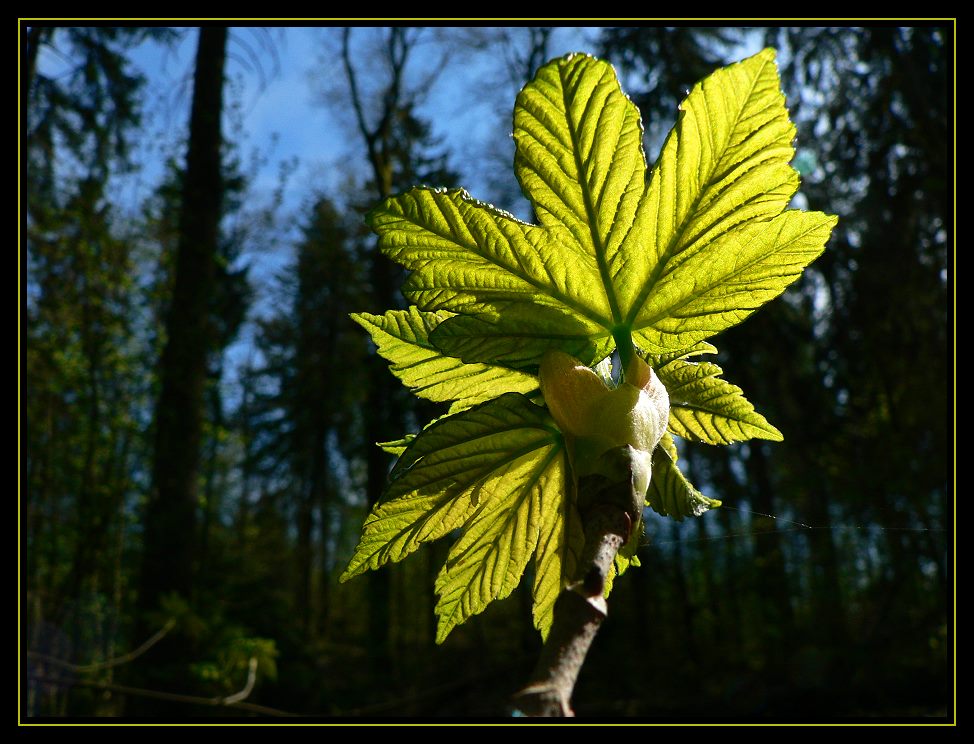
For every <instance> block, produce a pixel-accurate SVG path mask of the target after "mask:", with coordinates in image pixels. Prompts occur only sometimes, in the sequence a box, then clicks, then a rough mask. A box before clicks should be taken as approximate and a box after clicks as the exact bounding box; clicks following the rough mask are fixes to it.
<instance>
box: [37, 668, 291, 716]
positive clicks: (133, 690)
mask: <svg viewBox="0 0 974 744" xmlns="http://www.w3.org/2000/svg"><path fill="white" fill-rule="evenodd" d="M31 680H32V681H37V682H45V683H47V684H53V685H57V686H59V687H73V686H74V685H81V686H83V687H94V688H96V689H99V690H108V691H109V692H117V693H119V694H122V695H134V696H136V697H146V698H152V699H154V700H165V701H168V702H171V703H190V704H193V705H206V706H209V707H223V708H233V709H235V710H246V711H250V712H251V713H259V714H261V715H265V716H296V715H297V714H296V713H288V712H287V711H284V710H278V709H277V708H268V707H267V706H265V705H257V704H256V703H247V702H228V701H230V700H231V698H233V697H235V696H233V695H231V696H230V697H229V698H223V697H216V698H206V697H197V696H196V695H182V694H179V693H175V692H162V691H160V690H146V689H143V688H141V687H128V686H127V685H116V684H112V683H110V682H99V681H97V680H92V679H71V680H69V679H64V678H63V677H48V676H47V675H43V674H37V675H32V676H31ZM248 683H249V680H248ZM245 689H246V688H245ZM241 692H243V691H241ZM237 694H238V695H239V694H240V693H237ZM248 694H249V693H248Z"/></svg>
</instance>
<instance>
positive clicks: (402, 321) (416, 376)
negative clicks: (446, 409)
mask: <svg viewBox="0 0 974 744" xmlns="http://www.w3.org/2000/svg"><path fill="white" fill-rule="evenodd" d="M450 316H451V313H447V312H444V311H440V312H435V313H432V312H422V311H421V310H418V309H417V308H415V307H409V308H407V309H405V310H389V311H388V312H386V313H385V314H384V315H372V314H370V313H356V314H353V315H352V320H354V321H355V322H356V323H358V324H359V325H360V326H362V327H363V328H365V330H367V331H368V332H369V333H370V334H371V335H372V340H373V341H374V342H375V345H376V346H377V347H378V349H379V354H381V355H382V356H383V357H384V358H385V359H387V360H389V361H390V362H392V364H391V365H390V367H389V369H390V371H391V372H392V373H393V374H394V375H395V376H396V377H398V378H399V379H400V380H402V382H403V384H404V385H406V386H407V387H409V388H410V389H411V390H412V391H413V393H415V394H416V395H418V396H419V397H420V398H425V399H426V400H433V401H437V402H444V401H454V403H453V406H452V407H451V409H450V412H451V413H455V412H456V411H458V410H462V409H464V408H469V407H470V406H472V405H475V404H477V403H482V402H483V401H486V400H490V399H491V398H496V397H497V396H499V395H501V394H503V393H507V392H515V393H529V392H531V391H532V390H535V389H537V387H538V380H537V377H535V376H533V375H527V374H524V373H522V372H516V371H515V370H512V369H507V368H504V367H499V366H496V365H488V364H464V363H463V362H461V361H460V360H459V359H455V358H451V357H448V356H444V355H443V354H442V353H441V352H440V351H438V350H437V349H436V348H435V347H434V346H433V345H432V344H431V343H430V341H429V335H430V333H431V332H432V331H434V330H435V329H436V327H437V326H438V325H440V324H441V323H442V322H443V321H444V320H446V319H448V318H449V317H450Z"/></svg>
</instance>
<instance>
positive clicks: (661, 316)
mask: <svg viewBox="0 0 974 744" xmlns="http://www.w3.org/2000/svg"><path fill="white" fill-rule="evenodd" d="M796 211H798V210H788V211H786V212H782V215H785V214H789V213H794V212H796ZM802 214H808V213H802ZM780 216H781V215H779V217H780ZM775 219H778V218H777V217H776V218H775ZM771 222H773V220H768V221H767V222H765V223H759V224H764V225H765V226H766V227H767V226H770V224H771ZM822 224H824V223H817V224H815V225H813V226H811V227H809V228H808V229H806V230H804V231H802V232H801V233H799V234H798V235H795V236H794V237H792V238H791V239H789V240H788V242H786V243H781V244H780V245H776V246H775V247H774V250H772V251H768V252H766V253H764V254H761V255H759V256H756V257H755V258H753V259H752V260H750V261H747V262H746V263H745V264H744V265H743V266H741V267H739V268H735V270H734V271H733V272H731V273H729V274H723V275H721V277H720V278H719V279H713V280H711V281H709V282H708V283H707V285H706V287H705V288H704V289H702V290H699V289H698V290H697V291H695V292H694V293H693V294H691V295H687V296H686V297H684V298H683V299H681V300H679V301H678V302H677V303H674V304H672V305H670V306H669V307H666V308H663V309H662V310H660V312H658V313H657V314H656V315H654V316H652V317H650V318H648V319H644V320H642V321H641V322H640V323H639V325H633V331H642V330H644V329H646V328H652V327H653V326H654V325H655V324H656V323H657V322H659V321H660V320H665V319H666V318H669V317H671V316H672V315H673V314H674V313H675V312H676V311H678V310H682V309H683V308H685V307H686V306H687V305H689V304H690V303H692V302H694V301H695V300H698V299H700V298H701V297H703V296H704V295H706V294H707V293H708V292H710V291H712V290H713V289H716V288H717V287H719V286H722V285H730V284H731V280H732V279H734V278H736V277H738V276H740V275H741V274H742V273H744V272H746V271H748V270H749V269H751V268H753V267H754V266H755V265H756V264H760V263H761V262H763V261H767V260H768V259H769V258H772V257H774V256H777V255H778V254H779V253H781V252H782V250H784V249H785V248H787V247H788V246H789V245H792V244H794V243H795V242H797V241H798V240H801V239H802V238H804V237H805V236H807V235H808V234H809V233H811V232H814V231H815V230H818V229H819V228H821V227H822ZM745 227H748V226H745ZM782 229H783V225H779V227H778V233H779V235H780V233H781V230H782ZM729 234H730V233H725V235H729ZM721 237H723V236H721ZM751 240H754V237H752V238H751ZM694 286H695V287H699V286H700V285H699V284H695V285H694ZM753 309H754V308H746V307H737V308H733V309H728V310H722V311H720V312H737V311H750V310H753ZM696 315H713V313H712V312H704V313H697V314H696Z"/></svg>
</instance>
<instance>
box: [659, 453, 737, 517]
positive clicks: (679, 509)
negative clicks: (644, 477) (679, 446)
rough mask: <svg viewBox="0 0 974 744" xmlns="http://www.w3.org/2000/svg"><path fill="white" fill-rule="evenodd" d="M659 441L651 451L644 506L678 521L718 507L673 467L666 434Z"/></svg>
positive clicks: (673, 462) (674, 463)
mask: <svg viewBox="0 0 974 744" xmlns="http://www.w3.org/2000/svg"><path fill="white" fill-rule="evenodd" d="M663 440H664V441H663V442H661V443H660V446H659V447H657V448H656V450H655V451H654V452H653V478H652V480H650V482H649V493H647V494H646V504H647V506H649V507H651V508H652V509H653V511H654V512H656V513H657V514H661V515H662V516H664V517H666V516H670V517H673V519H675V520H677V521H678V522H679V521H682V520H683V518H684V517H690V516H692V517H699V516H700V515H701V514H703V513H704V512H706V511H708V510H709V509H714V508H716V507H718V506H720V502H719V501H717V500H716V499H711V498H707V497H706V496H704V495H703V494H702V493H700V491H698V490H697V489H696V488H694V487H693V485H692V484H691V483H690V481H688V480H687V478H686V476H685V475H683V473H682V472H680V469H679V468H678V467H677V466H676V446H675V445H674V444H673V440H672V438H671V437H670V435H669V434H667V435H665V436H664V437H663ZM666 440H669V441H666Z"/></svg>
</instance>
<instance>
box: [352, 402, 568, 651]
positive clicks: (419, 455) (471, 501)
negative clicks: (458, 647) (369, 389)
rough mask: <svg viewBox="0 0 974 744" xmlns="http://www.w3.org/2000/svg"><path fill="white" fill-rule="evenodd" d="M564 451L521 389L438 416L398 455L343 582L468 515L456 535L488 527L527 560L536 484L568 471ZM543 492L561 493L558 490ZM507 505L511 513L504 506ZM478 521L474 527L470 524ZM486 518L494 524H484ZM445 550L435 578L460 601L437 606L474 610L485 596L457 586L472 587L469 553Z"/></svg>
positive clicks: (535, 527) (536, 517)
mask: <svg viewBox="0 0 974 744" xmlns="http://www.w3.org/2000/svg"><path fill="white" fill-rule="evenodd" d="M562 452H563V440H562V437H561V434H560V433H559V432H558V430H557V428H555V425H554V422H553V421H552V420H551V418H550V417H549V416H548V414H547V413H546V412H545V410H544V409H543V408H540V407H539V406H536V405H535V404H534V403H531V402H530V401H529V400H528V399H527V398H525V397H524V396H522V395H520V394H517V393H507V394H505V395H502V396H500V397H499V398H496V399H494V400H492V401H489V402H487V403H483V404H481V405H479V406H476V407H474V408H471V409H468V410H466V411H462V412H460V413H457V414H454V415H452V416H447V417H445V418H443V419H440V420H439V421H438V422H437V423H435V424H433V425H432V426H430V427H429V428H427V429H424V430H423V431H422V432H421V433H420V434H419V435H417V436H416V438H415V439H414V440H413V441H412V443H411V444H410V445H409V446H408V447H407V448H406V450H405V451H404V452H403V454H402V455H401V456H400V458H399V462H398V463H397V466H396V468H395V469H394V470H393V473H392V482H391V483H390V485H389V488H388V489H387V491H386V494H385V496H384V498H383V500H382V501H381V502H379V503H378V504H377V505H376V506H375V507H374V508H373V510H372V513H371V514H370V515H369V517H368V519H366V522H365V527H364V530H363V535H362V539H361V541H360V542H359V545H358V547H357V548H356V550H355V554H354V555H353V556H352V559H351V561H350V562H349V565H348V567H347V568H346V569H345V572H344V573H343V574H342V577H341V580H342V581H347V580H348V579H349V578H351V577H352V576H355V575H357V574H360V573H362V572H364V571H366V570H369V569H375V568H378V567H379V566H381V565H383V564H384V563H387V562H389V561H393V562H394V561H399V560H402V559H403V558H405V557H406V556H407V555H409V553H411V552H413V551H414V550H416V549H417V548H418V547H419V546H420V545H421V544H422V543H424V542H428V541H431V540H436V539H438V538H440V537H443V536H444V535H446V534H447V533H449V532H450V531H451V530H453V529H456V528H458V527H460V526H462V525H463V524H464V523H465V522H469V525H470V526H469V527H468V529H467V532H468V533H470V535H471V537H469V538H461V541H463V540H464V539H466V540H468V541H471V540H473V538H474V537H475V536H478V535H481V534H483V533H485V532H486V534H488V535H489V539H491V540H496V541H497V543H498V544H501V543H503V542H504V541H505V540H506V541H507V542H508V543H511V544H512V545H513V546H514V547H513V548H512V550H516V554H514V555H513V556H512V555H511V554H508V553H501V554H500V555H502V556H506V558H505V561H510V560H513V559H514V558H515V557H517V558H523V561H524V563H526V561H527V560H528V559H530V556H531V554H532V553H533V551H534V549H535V546H536V544H537V540H538V534H539V533H540V528H541V518H540V511H539V509H540V490H539V489H542V488H543V487H544V486H545V485H546V484H550V483H553V482H554V481H559V482H563V481H564V478H565V473H564V463H563V460H564V458H563V457H562ZM559 479H560V480H559ZM549 490H551V492H552V494H554V495H556V496H557V497H558V498H565V495H564V494H565V491H564V489H563V488H561V489H549ZM551 497H552V496H551V494H549V498H551ZM511 509H513V510H514V511H513V514H508V512H509V511H510V510H511ZM485 515H491V516H490V521H491V522H493V524H492V525H487V524H486V523H484V524H483V525H481V524H480V523H481V521H482V518H483V517H484V516H485ZM474 525H480V526H478V527H477V529H476V530H474V529H473V526H474ZM488 526H490V527H491V529H490V530H486V531H485V530H484V528H485V527H488ZM471 530H473V531H472V532H471ZM532 535H533V541H532V539H527V542H528V543H530V545H529V546H528V547H525V548H524V549H523V550H522V541H523V539H526V538H531V536H532ZM525 544H526V543H525ZM483 547H484V546H482V545H477V546H474V548H473V551H474V553H475V554H477V555H481V553H482V552H484V551H483V550H481V549H482V548H483ZM488 547H489V546H488ZM524 551H526V555H527V557H524ZM487 552H489V550H488V551H487ZM451 556H452V557H453V560H452V563H448V565H453V566H454V570H453V571H452V572H451V576H450V579H449V581H446V580H444V581H443V582H440V584H439V585H440V586H442V587H445V591H446V590H449V591H454V590H456V591H457V592H458V593H459V594H460V595H461V596H460V599H459V600H458V601H459V602H461V604H462V603H463V602H464V601H465V602H466V604H463V606H462V607H461V608H460V609H459V610H457V609H455V608H453V607H452V606H450V605H449V603H448V602H447V603H445V604H444V602H443V601H442V600H441V605H443V606H444V607H447V608H448V610H449V612H450V613H451V617H454V618H458V617H461V616H462V617H465V616H466V614H469V613H472V612H479V611H480V610H481V609H483V606H484V605H485V604H486V601H489V599H485V598H489V597H490V596H491V594H490V592H489V591H486V590H481V589H479V588H477V587H474V588H471V589H470V592H471V593H472V594H471V598H470V599H467V600H464V599H463V596H462V594H463V592H464V591H465V590H467V589H468V588H469V587H467V586H466V585H464V584H463V583H462V582H463V581H464V580H466V579H469V580H470V581H474V580H475V579H478V576H477V574H476V573H470V572H466V573H464V570H463V569H464V568H465V566H467V563H468V562H469V561H467V562H465V561H462V560H461V558H462V556H460V555H458V554H455V553H451ZM499 560H500V559H499V558H498V561H499ZM521 571H522V572H523V565H522V566H521ZM518 578H520V573H518ZM509 580H510V579H509ZM514 583H515V585H516V583H517V582H514ZM488 585H489V586H490V587H493V586H494V584H493V583H491V582H488ZM512 588H513V587H509V588H508V584H506V583H503V582H502V584H501V586H500V588H497V591H498V592H500V591H502V589H506V591H507V592H508V593H509V591H510V589H512ZM501 596H506V594H502V595H501ZM465 613H466V614H465ZM441 614H442V613H441ZM451 627H452V626H451ZM444 633H445V631H444Z"/></svg>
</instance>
